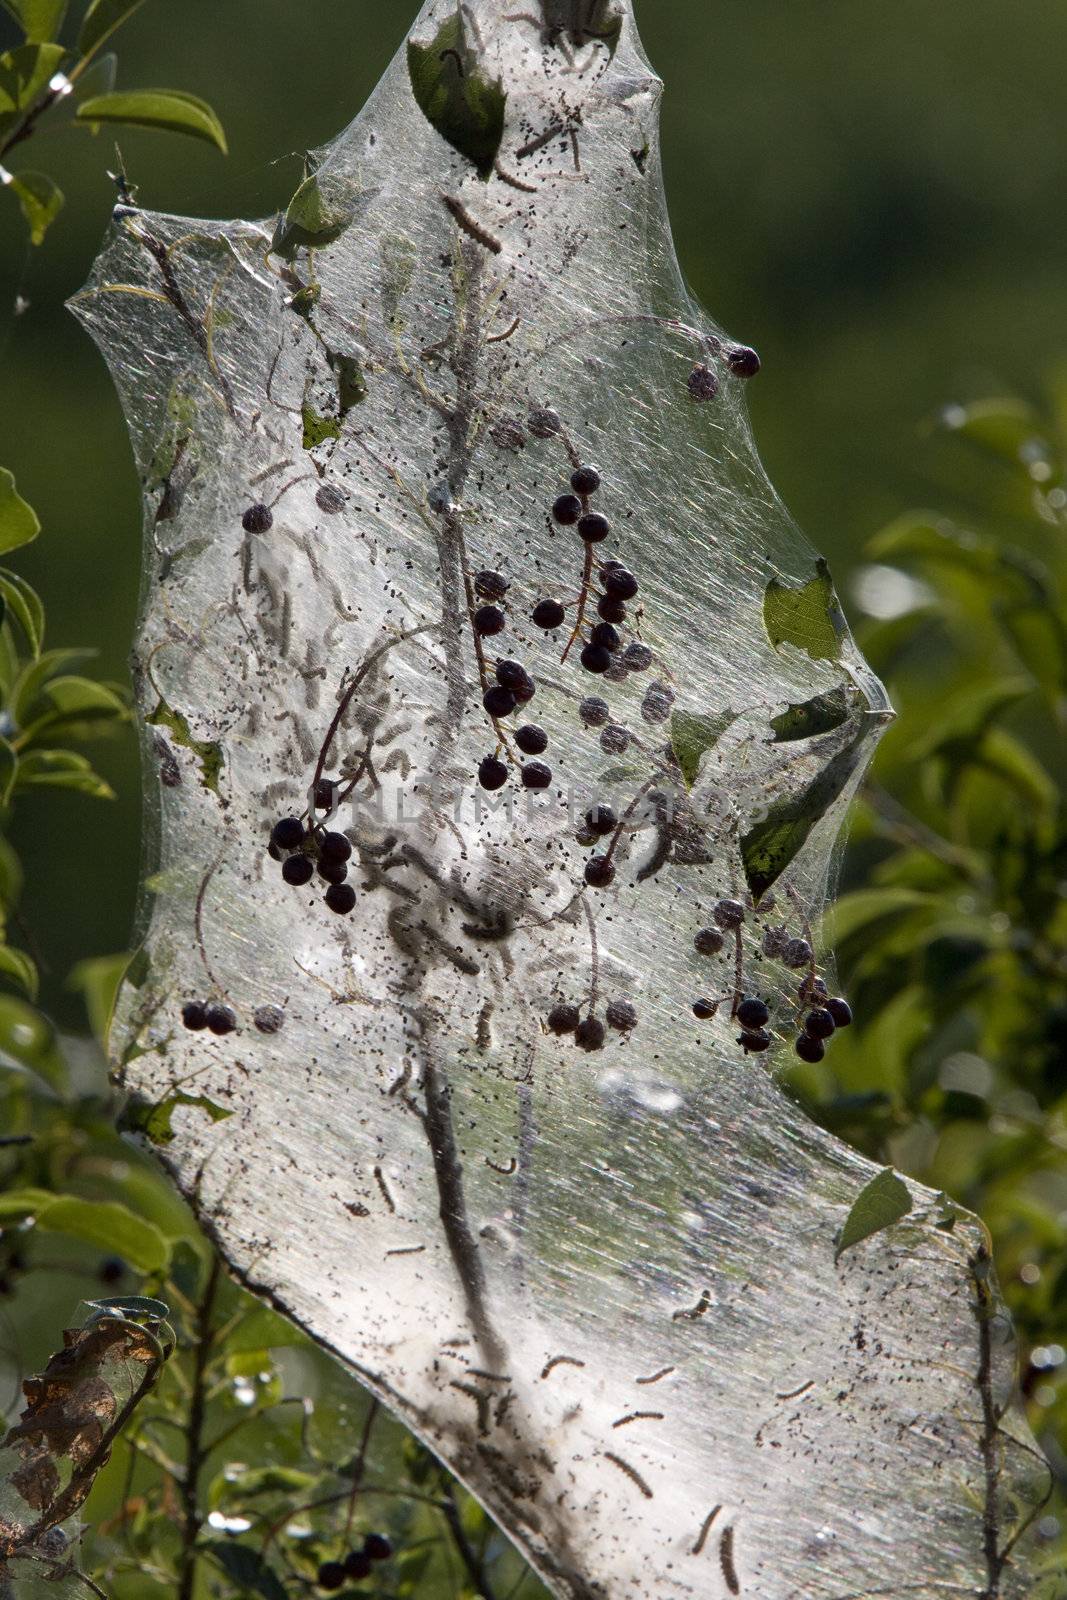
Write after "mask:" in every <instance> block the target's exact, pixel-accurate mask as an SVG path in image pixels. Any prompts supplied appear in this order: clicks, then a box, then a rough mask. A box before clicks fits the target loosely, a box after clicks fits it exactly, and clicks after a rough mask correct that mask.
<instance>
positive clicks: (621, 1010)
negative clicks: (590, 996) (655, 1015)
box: [604, 1000, 637, 1033]
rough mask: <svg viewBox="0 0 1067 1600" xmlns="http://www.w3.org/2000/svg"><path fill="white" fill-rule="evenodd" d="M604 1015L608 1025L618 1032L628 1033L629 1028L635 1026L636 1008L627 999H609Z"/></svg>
mask: <svg viewBox="0 0 1067 1600" xmlns="http://www.w3.org/2000/svg"><path fill="white" fill-rule="evenodd" d="M604 1015H605V1017H607V1019H608V1026H609V1027H611V1028H617V1029H618V1031H619V1032H620V1033H629V1031H630V1029H631V1028H636V1027H637V1008H636V1007H635V1006H632V1005H631V1004H630V1002H629V1000H609V1002H608V1008H607V1010H606V1011H605V1012H604Z"/></svg>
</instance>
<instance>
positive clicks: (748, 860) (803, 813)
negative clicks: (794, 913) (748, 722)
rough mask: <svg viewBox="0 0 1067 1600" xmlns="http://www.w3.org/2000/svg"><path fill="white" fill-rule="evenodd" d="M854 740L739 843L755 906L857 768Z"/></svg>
mask: <svg viewBox="0 0 1067 1600" xmlns="http://www.w3.org/2000/svg"><path fill="white" fill-rule="evenodd" d="M860 746H861V741H860V739H859V738H858V737H857V738H856V739H854V740H853V741H852V743H851V744H848V745H846V746H845V748H844V749H843V750H839V751H838V752H837V754H836V755H835V756H833V757H831V759H830V760H829V761H828V762H827V764H826V766H825V767H824V768H823V770H822V771H821V772H820V773H819V775H818V777H816V778H814V779H813V780H812V782H811V783H809V784H808V786H807V788H806V789H803V790H802V791H801V792H800V794H797V795H789V796H787V797H786V798H785V799H783V800H778V801H776V802H775V803H774V804H773V805H772V806H771V807H770V808H769V809H768V811H767V815H766V816H765V817H764V818H763V819H762V820H761V821H759V822H757V823H755V825H754V826H753V827H751V828H750V829H749V831H748V832H747V833H746V834H745V835H744V837H743V838H742V840H741V862H742V865H743V866H744V869H745V878H746V879H747V881H748V886H749V889H750V890H751V891H752V896H753V898H754V899H755V900H756V901H757V903H758V902H759V901H760V900H761V899H762V898H763V896H764V895H765V894H766V892H767V890H768V889H769V888H770V887H771V885H772V884H773V883H775V882H776V881H777V879H778V878H779V877H780V876H781V874H782V873H783V872H784V871H785V869H786V867H788V865H789V863H790V862H791V861H792V860H793V859H794V858H795V856H796V855H797V854H798V852H799V851H800V850H801V849H802V848H803V846H804V844H805V843H806V842H807V838H808V835H809V834H810V833H811V830H812V828H814V826H815V824H816V823H817V822H818V821H819V820H820V819H821V818H822V817H823V816H825V814H826V812H827V811H828V810H829V808H830V806H832V805H833V803H834V801H835V800H836V799H838V797H839V796H840V795H841V794H842V793H843V791H844V789H845V787H846V785H847V784H848V781H849V779H850V778H851V777H852V775H853V774H854V773H855V771H856V769H857V767H858V766H859V764H860V760H861V753H860Z"/></svg>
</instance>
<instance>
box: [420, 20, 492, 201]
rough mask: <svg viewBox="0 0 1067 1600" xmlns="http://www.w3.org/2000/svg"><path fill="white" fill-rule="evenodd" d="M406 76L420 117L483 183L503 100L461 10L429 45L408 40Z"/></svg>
mask: <svg viewBox="0 0 1067 1600" xmlns="http://www.w3.org/2000/svg"><path fill="white" fill-rule="evenodd" d="M408 74H409V76H410V79H411V92H412V94H413V95H414V96H415V103H416V105H417V106H418V108H419V110H420V111H421V112H422V114H423V116H424V117H425V118H426V120H427V121H428V122H429V123H430V124H431V125H432V126H433V127H434V128H436V130H437V132H438V133H439V134H440V135H441V137H442V139H447V141H448V143H449V144H450V145H451V146H452V148H453V149H454V150H458V151H459V153H460V155H461V156H465V157H466V159H467V160H468V161H470V162H472V163H473V165H474V167H475V169H476V170H477V173H478V176H479V177H480V178H482V179H483V180H487V179H488V178H489V176H490V174H491V173H492V170H493V163H494V161H495V160H496V157H497V152H498V151H499V149H500V141H501V140H502V139H503V137H504V108H505V105H506V104H507V96H506V95H505V94H504V90H503V87H502V85H501V83H500V80H499V78H498V79H495V80H491V79H489V78H487V77H486V75H485V73H484V71H483V70H482V65H481V61H480V59H479V56H478V53H477V51H476V50H474V49H472V47H471V45H470V44H469V42H468V39H467V29H466V26H465V24H464V21H463V17H462V15H461V13H460V12H458V11H457V12H456V14H455V16H453V17H449V18H448V19H447V21H445V22H443V23H442V24H441V27H440V28H439V29H438V31H437V34H436V37H435V38H434V39H433V41H432V43H430V44H428V45H421V44H416V43H415V41H414V39H409V40H408Z"/></svg>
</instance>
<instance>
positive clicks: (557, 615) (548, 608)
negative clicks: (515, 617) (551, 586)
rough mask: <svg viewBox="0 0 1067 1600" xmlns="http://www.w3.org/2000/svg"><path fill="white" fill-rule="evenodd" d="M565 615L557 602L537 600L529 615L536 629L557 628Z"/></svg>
mask: <svg viewBox="0 0 1067 1600" xmlns="http://www.w3.org/2000/svg"><path fill="white" fill-rule="evenodd" d="M566 615H567V613H566V612H565V611H564V609H563V607H562V606H561V605H560V603H559V601H558V600H539V601H538V603H537V605H535V606H534V608H533V610H532V611H531V613H530V620H531V622H533V623H534V624H535V626H536V627H538V628H545V629H547V628H558V627H559V625H560V623H561V622H562V621H563V619H564V617H565V616H566Z"/></svg>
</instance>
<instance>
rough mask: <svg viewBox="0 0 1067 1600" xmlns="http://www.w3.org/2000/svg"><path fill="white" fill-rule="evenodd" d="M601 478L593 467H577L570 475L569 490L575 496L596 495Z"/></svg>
mask: <svg viewBox="0 0 1067 1600" xmlns="http://www.w3.org/2000/svg"><path fill="white" fill-rule="evenodd" d="M600 484H601V477H600V473H599V472H598V471H597V469H596V468H595V467H578V468H577V469H576V470H575V471H574V472H572V473H571V488H572V489H573V490H574V492H575V494H596V492H597V490H598V489H599V488H600Z"/></svg>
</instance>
